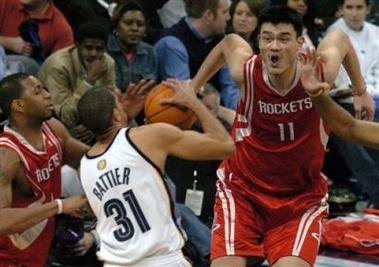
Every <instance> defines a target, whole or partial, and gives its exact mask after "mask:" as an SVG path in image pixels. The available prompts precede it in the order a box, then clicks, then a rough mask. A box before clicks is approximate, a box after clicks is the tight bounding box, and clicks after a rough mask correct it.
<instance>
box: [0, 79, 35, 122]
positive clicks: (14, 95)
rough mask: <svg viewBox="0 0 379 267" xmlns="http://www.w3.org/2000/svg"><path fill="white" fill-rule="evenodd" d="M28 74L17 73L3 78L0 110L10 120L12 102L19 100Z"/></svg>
mask: <svg viewBox="0 0 379 267" xmlns="http://www.w3.org/2000/svg"><path fill="white" fill-rule="evenodd" d="M29 76H30V74H28V73H15V74H11V75H9V76H7V77H5V78H3V79H2V80H1V82H0V108H1V110H2V112H3V114H4V115H5V117H7V118H9V117H10V115H11V106H12V101H13V100H15V99H19V98H20V97H21V94H22V92H23V91H24V86H23V85H22V81H23V80H25V79H26V78H28V77H29Z"/></svg>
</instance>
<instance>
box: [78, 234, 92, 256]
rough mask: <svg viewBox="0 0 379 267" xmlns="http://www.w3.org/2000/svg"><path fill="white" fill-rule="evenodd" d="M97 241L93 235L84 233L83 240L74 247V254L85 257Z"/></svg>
mask: <svg viewBox="0 0 379 267" xmlns="http://www.w3.org/2000/svg"><path fill="white" fill-rule="evenodd" d="M95 241H96V240H95V237H94V236H93V234H91V233H88V232H84V235H83V238H82V239H80V240H79V241H78V242H77V243H76V244H75V245H74V248H73V252H74V253H75V255H77V256H83V255H84V254H86V253H87V251H88V250H89V249H90V248H91V247H92V246H93V245H94V243H95Z"/></svg>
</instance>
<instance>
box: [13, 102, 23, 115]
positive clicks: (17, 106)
mask: <svg viewBox="0 0 379 267" xmlns="http://www.w3.org/2000/svg"><path fill="white" fill-rule="evenodd" d="M11 107H12V109H13V110H15V111H17V112H23V110H24V101H22V100H21V99H14V100H13V101H12V104H11Z"/></svg>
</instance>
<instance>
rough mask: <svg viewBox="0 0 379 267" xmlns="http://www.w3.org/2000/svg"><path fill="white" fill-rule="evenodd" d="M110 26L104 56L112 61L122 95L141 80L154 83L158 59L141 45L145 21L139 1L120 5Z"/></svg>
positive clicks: (146, 47) (145, 46)
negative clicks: (112, 31)
mask: <svg viewBox="0 0 379 267" xmlns="http://www.w3.org/2000/svg"><path fill="white" fill-rule="evenodd" d="M111 24H112V27H113V29H114V33H113V34H112V35H111V36H110V37H109V39H108V43H107V53H108V54H109V55H110V56H111V57H112V58H113V59H114V61H115V73H116V85H117V87H118V88H119V89H120V90H121V91H122V92H123V93H124V92H125V91H126V88H128V86H129V84H130V83H135V84H137V83H138V82H139V81H140V80H141V79H148V80H157V77H158V57H157V55H156V53H155V51H154V48H153V47H152V46H151V45H149V44H147V43H145V42H143V41H142V39H143V37H144V35H145V33H146V24H147V18H146V16H145V13H144V10H143V9H142V6H141V5H140V3H138V1H128V2H120V4H119V5H118V6H116V8H115V10H114V13H113V16H112V18H111Z"/></svg>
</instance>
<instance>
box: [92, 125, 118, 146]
mask: <svg viewBox="0 0 379 267" xmlns="http://www.w3.org/2000/svg"><path fill="white" fill-rule="evenodd" d="M121 128H122V127H121V125H112V126H111V127H109V128H108V130H107V131H106V132H105V133H104V134H101V135H98V136H96V143H99V144H109V143H110V142H112V140H113V138H114V137H115V135H116V134H117V133H118V131H119V130H120V129H121Z"/></svg>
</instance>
